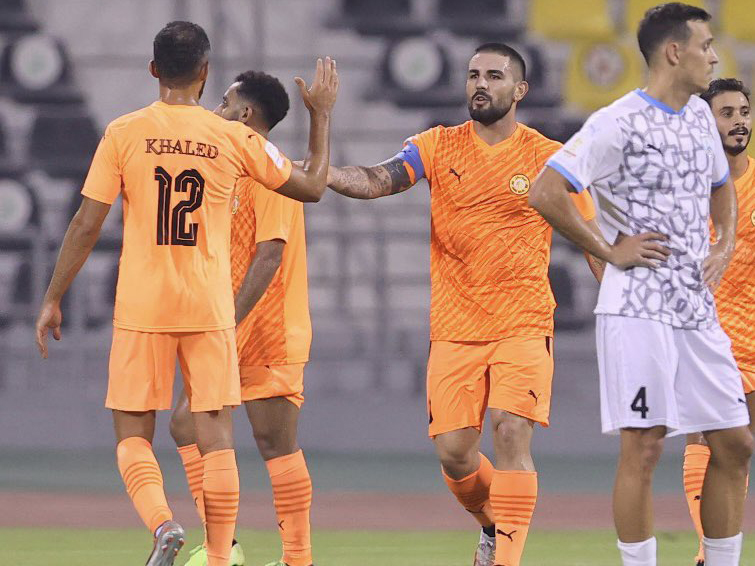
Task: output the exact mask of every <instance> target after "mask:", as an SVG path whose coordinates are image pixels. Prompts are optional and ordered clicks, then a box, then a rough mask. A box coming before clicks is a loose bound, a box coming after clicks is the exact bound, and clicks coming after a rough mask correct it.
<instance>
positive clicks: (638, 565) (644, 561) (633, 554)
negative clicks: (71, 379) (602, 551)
mask: <svg viewBox="0 0 755 566" xmlns="http://www.w3.org/2000/svg"><path fill="white" fill-rule="evenodd" d="M617 546H618V547H619V552H621V563H622V564H623V565H624V566H655V552H656V543H655V537H650V538H649V539H647V540H643V541H642V542H621V541H618V543H617ZM705 566H708V563H707V562H706V563H705Z"/></svg>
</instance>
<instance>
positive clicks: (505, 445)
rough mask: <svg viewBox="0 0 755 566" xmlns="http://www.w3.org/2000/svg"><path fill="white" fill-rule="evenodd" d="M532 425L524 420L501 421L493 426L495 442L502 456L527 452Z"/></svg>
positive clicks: (510, 419)
mask: <svg viewBox="0 0 755 566" xmlns="http://www.w3.org/2000/svg"><path fill="white" fill-rule="evenodd" d="M531 437H532V424H531V423H530V421H528V420H527V419H524V418H518V417H516V418H507V419H503V420H502V421H501V422H499V423H498V424H497V425H496V426H495V442H496V446H497V447H498V449H499V450H498V451H499V452H501V453H503V454H510V455H518V454H522V453H524V452H529V445H530V438H531Z"/></svg>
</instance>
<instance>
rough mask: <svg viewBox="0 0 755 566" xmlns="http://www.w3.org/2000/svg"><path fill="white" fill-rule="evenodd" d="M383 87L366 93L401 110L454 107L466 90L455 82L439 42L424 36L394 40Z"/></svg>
mask: <svg viewBox="0 0 755 566" xmlns="http://www.w3.org/2000/svg"><path fill="white" fill-rule="evenodd" d="M378 81H379V85H378V87H377V88H371V89H370V90H369V92H367V93H366V97H367V98H368V99H369V98H371V97H372V96H375V97H378V98H380V99H384V100H389V101H390V102H392V103H393V104H395V105H396V106H398V107H400V108H414V107H417V108H427V107H436V106H453V105H455V104H460V103H463V102H464V91H463V90H462V89H461V88H459V85H458V83H456V84H452V83H451V60H450V57H449V55H448V53H447V52H446V49H445V48H444V47H443V46H442V45H441V44H440V43H438V42H437V41H434V40H432V39H430V38H427V37H423V36H414V37H408V38H401V39H398V40H394V41H392V42H391V43H389V44H388V45H387V46H386V50H385V52H384V55H383V59H382V63H381V68H380V74H379V79H378Z"/></svg>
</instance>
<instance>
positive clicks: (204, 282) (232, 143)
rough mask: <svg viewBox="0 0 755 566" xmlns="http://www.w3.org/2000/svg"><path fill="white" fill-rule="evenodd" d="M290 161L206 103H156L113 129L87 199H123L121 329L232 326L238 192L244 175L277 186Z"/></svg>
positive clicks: (95, 164) (107, 133)
mask: <svg viewBox="0 0 755 566" xmlns="http://www.w3.org/2000/svg"><path fill="white" fill-rule="evenodd" d="M290 174H291V162H290V161H289V160H288V159H287V158H286V157H285V156H283V155H281V154H280V153H279V152H278V150H277V148H276V147H275V146H274V145H272V144H271V143H270V142H268V141H267V140H265V138H263V137H262V136H260V135H259V134H257V133H256V132H254V131H253V130H251V129H250V128H248V127H247V126H245V125H243V124H241V123H240V122H231V121H226V120H224V119H223V118H220V117H219V116H216V115H215V114H213V113H212V112H210V111H208V110H205V109H204V108H202V107H200V106H183V105H168V104H165V103H163V102H155V103H153V104H152V105H150V106H147V107H146V108H142V109H141V110H137V111H136V112H133V113H131V114H127V115H125V116H121V117H120V118H117V119H116V120H114V121H113V122H111V123H110V125H108V127H107V130H106V131H105V135H104V136H103V138H102V140H101V141H100V145H99V147H98V148H97V152H96V153H95V155H94V159H93V161H92V165H91V167H90V169H89V174H88V175H87V179H86V181H85V183H84V188H83V189H82V191H81V193H82V194H83V195H84V196H86V197H89V198H91V199H94V200H97V201H100V202H104V203H107V204H112V203H113V201H115V199H116V198H117V197H118V195H119V194H121V193H122V194H123V225H124V226H123V249H122V252H121V259H120V268H119V274H118V285H117V289H116V297H115V313H114V324H115V326H116V327H118V328H124V329H128V330H140V331H146V332H200V331H211V330H222V329H226V328H233V327H234V307H233V294H232V291H231V259H230V247H231V246H230V232H231V196H232V195H233V189H234V186H235V184H236V180H237V179H238V178H240V177H247V176H248V177H252V178H254V179H256V180H258V181H259V182H260V183H262V184H263V185H264V186H266V187H268V188H270V189H277V188H278V187H280V186H281V185H282V184H283V183H285V182H286V181H287V180H288V178H289V176H290Z"/></svg>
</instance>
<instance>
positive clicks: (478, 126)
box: [472, 108, 516, 145]
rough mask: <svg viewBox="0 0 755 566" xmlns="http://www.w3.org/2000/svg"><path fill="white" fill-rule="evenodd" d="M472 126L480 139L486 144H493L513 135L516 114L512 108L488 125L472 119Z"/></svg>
mask: <svg viewBox="0 0 755 566" xmlns="http://www.w3.org/2000/svg"><path fill="white" fill-rule="evenodd" d="M472 127H473V128H474V131H475V133H476V134H477V135H478V136H480V139H481V140H482V141H484V142H485V143H486V144H488V145H495V144H497V143H501V142H502V141H503V140H507V139H509V138H510V137H511V136H512V135H514V132H515V131H516V115H515V114H514V112H513V108H512V109H511V110H509V112H508V113H507V114H506V115H505V116H504V117H503V118H501V119H500V120H498V121H497V122H493V123H492V124H490V125H489V126H486V125H484V124H483V123H481V122H478V121H477V120H474V121H473V122H472Z"/></svg>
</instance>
